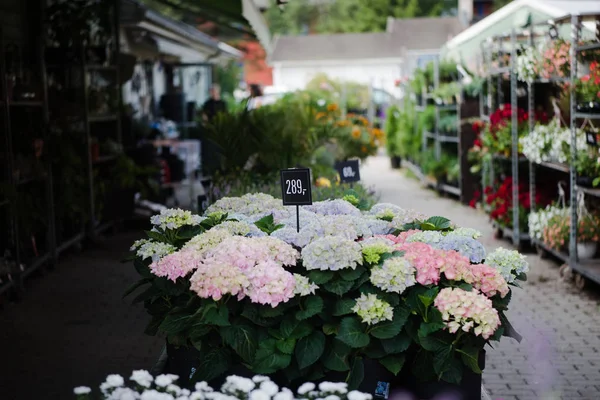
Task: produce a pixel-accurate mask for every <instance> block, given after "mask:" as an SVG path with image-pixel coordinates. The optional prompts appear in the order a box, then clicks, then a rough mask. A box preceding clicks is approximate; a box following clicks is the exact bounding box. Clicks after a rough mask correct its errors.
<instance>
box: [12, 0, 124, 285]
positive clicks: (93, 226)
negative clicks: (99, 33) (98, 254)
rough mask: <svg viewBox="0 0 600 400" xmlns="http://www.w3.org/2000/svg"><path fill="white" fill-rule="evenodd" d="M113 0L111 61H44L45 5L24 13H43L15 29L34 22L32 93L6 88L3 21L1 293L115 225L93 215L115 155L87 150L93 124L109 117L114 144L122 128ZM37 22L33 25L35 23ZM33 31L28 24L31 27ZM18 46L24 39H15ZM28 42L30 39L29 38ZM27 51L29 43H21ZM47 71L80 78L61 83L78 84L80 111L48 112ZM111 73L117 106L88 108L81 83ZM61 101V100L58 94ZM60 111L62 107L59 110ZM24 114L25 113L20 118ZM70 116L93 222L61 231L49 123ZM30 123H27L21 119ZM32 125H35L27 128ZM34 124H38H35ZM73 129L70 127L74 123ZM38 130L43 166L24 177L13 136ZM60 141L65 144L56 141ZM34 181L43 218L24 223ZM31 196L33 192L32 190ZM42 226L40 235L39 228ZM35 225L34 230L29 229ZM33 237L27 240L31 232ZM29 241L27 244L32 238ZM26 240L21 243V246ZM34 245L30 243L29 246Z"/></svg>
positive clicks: (20, 137) (69, 89) (106, 121)
mask: <svg viewBox="0 0 600 400" xmlns="http://www.w3.org/2000/svg"><path fill="white" fill-rule="evenodd" d="M118 4H119V2H118V1H114V2H112V7H113V10H114V12H113V13H112V17H113V18H112V20H111V23H112V24H113V32H114V37H113V38H112V40H111V43H112V44H113V50H112V53H113V54H114V56H115V57H114V58H113V59H112V60H111V63H110V64H108V63H106V64H103V65H96V64H94V65H91V64H86V63H85V62H83V60H85V58H84V57H85V56H84V55H82V56H81V58H80V59H81V60H82V62H81V63H78V64H75V63H71V64H69V63H68V61H67V60H61V61H64V63H61V64H55V65H50V63H47V62H46V61H47V60H46V49H47V47H46V37H45V36H46V35H45V34H44V29H45V28H46V27H47V25H46V19H45V18H44V17H45V15H44V14H45V12H46V11H47V10H44V9H43V7H42V6H40V8H39V9H38V10H30V12H32V13H33V14H28V20H29V19H31V18H35V17H36V16H38V14H39V17H40V23H39V24H38V25H37V26H36V27H30V28H20V29H23V32H24V30H25V29H32V30H35V32H33V33H32V35H31V36H32V37H34V38H37V40H36V44H35V57H33V59H32V60H29V59H27V60H26V62H27V64H26V67H27V68H29V69H30V70H32V71H33V74H34V75H35V77H36V78H38V79H36V81H35V82H33V83H34V84H35V86H32V88H33V87H35V92H36V96H35V97H34V98H33V99H31V100H21V99H18V100H17V99H15V98H14V96H11V93H10V92H9V90H8V88H9V82H8V81H7V74H6V72H7V60H6V59H5V58H6V56H5V51H4V49H5V45H6V44H7V43H6V40H5V37H4V35H3V31H2V27H1V26H0V48H1V49H3V51H2V52H0V77H2V80H1V81H0V96H1V97H0V111H1V114H0V123H1V124H2V127H1V130H0V139H1V143H2V144H1V145H0V168H2V175H1V176H0V224H1V225H0V226H2V228H3V231H4V233H3V235H2V237H1V239H2V242H1V243H0V251H1V253H0V295H3V294H5V293H7V292H10V293H13V294H17V295H18V294H20V293H21V292H22V291H23V288H24V287H23V282H24V279H26V278H27V277H29V276H30V275H31V274H33V273H34V272H36V271H37V270H39V269H40V268H41V267H49V268H51V267H53V266H54V265H55V264H56V262H57V260H58V257H59V256H60V255H61V253H63V252H64V251H66V250H67V249H69V248H72V247H74V246H75V247H79V246H81V242H82V241H83V240H84V239H85V238H88V237H89V238H92V239H94V238H96V237H97V235H98V234H99V233H100V232H102V231H103V230H105V229H107V228H108V227H110V226H112V224H113V223H114V221H108V220H107V221H102V222H104V223H100V221H99V220H98V218H97V217H96V213H95V212H94V211H95V208H96V205H95V197H96V193H95V190H96V186H97V180H96V176H97V175H98V173H97V170H98V169H100V168H104V167H105V166H106V165H109V164H110V162H111V161H113V160H114V159H115V158H116V157H115V156H105V157H96V158H93V157H92V152H91V146H90V143H91V132H92V130H93V127H94V125H99V124H107V125H106V126H105V128H104V129H102V130H103V131H105V132H108V133H110V134H112V135H113V136H114V138H115V139H114V140H115V142H117V143H120V141H121V133H120V117H119V111H120V104H121V99H120V90H119V87H120V81H119V68H118V53H119V51H118V43H119V37H118V35H119V29H118V20H119V19H118V18H119V17H118ZM34 25H35V24H34ZM29 33H31V32H29V31H28V34H29ZM19 45H22V44H21V43H19ZM30 46H31V45H30ZM26 50H27V51H29V49H26ZM51 71H54V72H55V73H56V71H58V73H60V74H64V75H65V76H68V77H69V78H73V77H79V78H82V79H80V82H81V83H83V85H80V86H78V87H77V88H74V87H65V88H64V89H65V90H66V91H67V92H68V93H69V94H71V93H72V92H73V91H74V89H78V90H79V93H80V95H79V97H78V100H77V101H76V103H77V104H78V105H79V106H80V108H81V110H83V112H82V113H81V115H79V116H78V117H77V118H73V116H72V115H70V114H69V113H68V111H66V110H63V109H62V108H61V107H60V106H59V107H54V109H55V111H57V112H56V114H54V115H53V114H52V110H51V109H52V107H50V106H51V104H50V102H49V90H50V88H51V82H50V81H49V74H50V72H51ZM98 73H100V74H111V75H112V76H113V81H114V83H115V88H116V90H115V91H116V93H117V107H116V108H115V110H114V113H111V114H105V115H93V114H92V113H91V112H90V107H89V100H90V96H89V95H90V93H89V90H88V89H89V85H86V83H89V82H90V79H91V76H92V75H93V74H98ZM65 96H67V94H65ZM61 100H62V99H61ZM63 111H64V113H63ZM23 115H26V116H28V117H27V118H24V117H23ZM57 118H58V119H61V120H69V124H71V126H72V127H76V129H77V130H78V132H77V133H78V134H80V135H81V134H83V135H84V138H83V139H84V140H83V141H84V142H85V147H82V148H81V149H80V150H79V151H77V154H73V155H72V156H74V157H80V158H81V159H82V160H85V165H86V166H87V168H86V170H85V171H81V170H78V171H76V173H77V174H85V176H86V179H87V187H88V189H89V190H88V191H87V192H86V193H87V195H86V196H85V202H86V203H87V207H88V209H89V210H90V211H89V215H90V216H91V217H90V222H89V225H88V227H87V229H86V227H85V226H84V225H83V224H82V225H81V228H80V229H79V231H78V232H75V233H73V234H72V235H71V236H70V237H66V238H63V237H60V236H59V235H58V227H57V225H58V224H59V221H58V216H57V215H56V207H55V206H56V203H57V201H60V199H59V194H60V193H59V192H57V191H60V190H61V189H57V187H56V186H55V183H56V178H57V175H56V174H57V172H56V171H54V170H53V166H54V165H55V164H53V163H55V162H59V163H60V161H61V160H58V161H57V160H56V157H57V155H56V154H54V152H53V147H52V143H54V142H55V141H60V139H57V138H56V137H53V135H54V134H55V133H54V132H52V129H51V126H52V124H53V122H54V121H56V119H57ZM25 124H29V126H24V125H25ZM33 124H35V130H34V129H32V128H31V127H32V126H33ZM38 125H39V127H38ZM74 130H75V128H74ZM32 131H33V133H34V134H37V135H38V136H37V137H39V138H40V139H41V140H42V141H43V144H42V146H43V151H42V155H41V157H39V156H36V157H37V158H38V159H39V165H40V166H41V167H42V168H41V169H42V171H41V173H39V174H36V175H31V176H29V175H27V176H24V174H23V172H22V171H20V170H19V166H18V165H17V163H16V159H15V158H16V156H17V154H19V152H20V151H21V150H22V148H21V150H19V149H17V148H16V147H15V146H16V143H17V142H18V140H21V141H22V140H23V137H25V136H24V135H25V134H27V133H28V132H32ZM59 146H62V145H61V144H59ZM30 187H35V190H36V194H37V195H36V196H35V197H36V198H38V199H39V203H41V204H43V206H41V208H42V209H41V210H35V212H36V213H44V216H43V222H41V221H37V222H36V225H35V226H33V227H25V226H23V223H22V222H21V219H22V217H23V216H24V215H26V214H28V213H30V211H31V210H27V211H26V210H24V207H25V206H26V205H27V204H29V203H27V202H25V203H24V201H25V200H26V198H25V197H24V193H23V192H24V190H25V189H26V188H30ZM29 197H31V196H29ZM66 207H69V208H71V207H75V205H72V204H67V205H66ZM42 230H43V231H44V234H43V235H42V234H41V233H40V231H42ZM34 231H35V235H34ZM30 236H31V239H29V237H30ZM30 242H31V244H30ZM24 244H25V245H26V246H25V247H27V248H24ZM32 249H33V250H32Z"/></svg>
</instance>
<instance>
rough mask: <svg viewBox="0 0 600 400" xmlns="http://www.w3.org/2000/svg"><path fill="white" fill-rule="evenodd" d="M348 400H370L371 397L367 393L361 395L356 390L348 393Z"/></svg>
mask: <svg viewBox="0 0 600 400" xmlns="http://www.w3.org/2000/svg"><path fill="white" fill-rule="evenodd" d="M347 397H348V400H372V399H373V396H372V395H370V394H368V393H362V392H359V391H358V390H353V391H351V392H350V393H348V396H347Z"/></svg>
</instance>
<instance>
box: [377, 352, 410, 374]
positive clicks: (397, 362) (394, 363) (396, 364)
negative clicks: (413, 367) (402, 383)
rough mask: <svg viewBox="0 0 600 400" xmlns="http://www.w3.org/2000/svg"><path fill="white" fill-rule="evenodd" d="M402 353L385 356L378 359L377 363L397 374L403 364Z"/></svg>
mask: <svg viewBox="0 0 600 400" xmlns="http://www.w3.org/2000/svg"><path fill="white" fill-rule="evenodd" d="M404 359H405V357H404V354H402V355H397V356H387V357H384V358H382V359H381V360H379V363H380V364H381V365H383V366H384V367H385V368H387V370H388V371H390V372H391V373H392V374H394V375H398V373H399V372H400V371H401V370H402V367H403V366H404Z"/></svg>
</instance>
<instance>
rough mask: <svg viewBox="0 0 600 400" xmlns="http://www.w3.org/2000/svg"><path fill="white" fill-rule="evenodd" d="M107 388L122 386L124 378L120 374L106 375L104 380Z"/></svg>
mask: <svg viewBox="0 0 600 400" xmlns="http://www.w3.org/2000/svg"><path fill="white" fill-rule="evenodd" d="M104 383H105V384H106V387H107V388H116V387H120V386H123V385H124V384H125V380H124V379H123V377H122V376H121V375H118V374H112V375H108V376H107V377H106V381H105V382H104Z"/></svg>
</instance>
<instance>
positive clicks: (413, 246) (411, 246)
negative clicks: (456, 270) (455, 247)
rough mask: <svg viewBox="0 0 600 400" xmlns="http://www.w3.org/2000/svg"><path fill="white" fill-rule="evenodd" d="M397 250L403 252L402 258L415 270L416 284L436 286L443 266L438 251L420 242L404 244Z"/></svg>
mask: <svg viewBox="0 0 600 400" xmlns="http://www.w3.org/2000/svg"><path fill="white" fill-rule="evenodd" d="M398 249H399V250H401V251H404V252H405V254H404V258H406V259H407V260H408V261H409V262H410V263H411V265H412V266H413V267H415V269H416V270H417V282H419V283H420V284H421V285H431V284H435V285H437V284H438V282H439V281H440V267H441V266H442V264H443V260H442V259H441V258H440V256H439V250H437V249H434V248H433V247H431V246H430V245H428V244H426V243H420V242H415V243H405V244H403V245H401V246H400V247H399V248H398Z"/></svg>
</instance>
